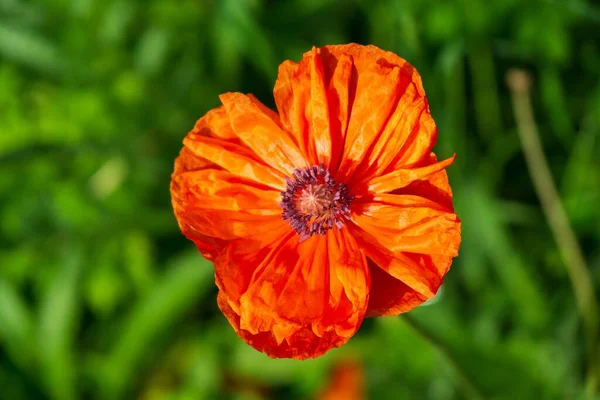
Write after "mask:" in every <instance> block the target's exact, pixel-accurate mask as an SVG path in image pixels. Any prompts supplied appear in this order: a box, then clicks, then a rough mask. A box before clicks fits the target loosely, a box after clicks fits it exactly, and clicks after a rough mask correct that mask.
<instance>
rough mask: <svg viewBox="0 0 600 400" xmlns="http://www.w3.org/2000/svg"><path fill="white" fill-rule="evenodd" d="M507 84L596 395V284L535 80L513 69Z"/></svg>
mask: <svg viewBox="0 0 600 400" xmlns="http://www.w3.org/2000/svg"><path fill="white" fill-rule="evenodd" d="M507 84H508V86H509V88H510V91H511V96H512V103H513V113H514V115H515V119H516V122H517V132H518V134H519V139H520V140H521V146H522V148H523V152H524V154H525V161H526V162H527V167H528V169H529V174H530V175H531V179H532V181H533V186H534V188H535V190H536V192H537V195H538V198H539V199H540V203H541V206H542V210H543V212H544V214H545V216H546V219H547V220H548V225H549V226H550V229H551V231H552V234H553V235H554V240H555V241H556V244H557V245H558V248H559V250H560V253H561V255H562V258H563V261H564V263H565V266H566V269H567V273H568V275H569V279H570V280H571V285H572V286H573V291H574V293H575V298H576V300H577V307H578V309H579V313H580V316H581V318H582V325H583V329H584V332H585V337H586V342H587V349H588V352H589V353H588V371H587V383H586V387H587V390H588V394H590V395H591V396H593V394H594V393H595V392H596V391H597V390H598V384H599V382H598V381H599V380H600V377H599V374H600V371H599V370H598V359H599V358H600V354H599V353H600V352H599V348H598V347H599V346H598V344H597V340H598V305H597V303H596V294H595V293H594V286H593V284H592V282H593V281H592V278H591V276H590V273H589V269H588V267H587V265H586V261H585V258H584V256H583V252H582V250H581V247H580V246H579V243H578V242H577V238H576V236H575V233H574V232H573V229H572V228H571V225H570V223H569V219H568V217H567V213H566V212H565V209H564V207H563V205H562V203H561V201H560V197H559V195H558V191H557V189H556V186H555V184H554V181H553V179H552V174H551V173H550V168H549V166H548V161H547V160H546V157H545V155H544V152H543V149H542V144H541V141H540V138H539V135H538V132H537V127H536V123H535V119H534V117H533V111H532V107H531V98H530V87H531V79H530V77H529V75H528V74H527V73H526V72H525V71H522V70H512V71H509V73H508V75H507Z"/></svg>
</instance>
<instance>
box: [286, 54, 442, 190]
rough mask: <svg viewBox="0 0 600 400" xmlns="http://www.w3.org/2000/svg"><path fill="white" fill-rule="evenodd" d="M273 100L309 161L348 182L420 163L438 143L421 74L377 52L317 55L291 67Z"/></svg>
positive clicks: (395, 58) (407, 64)
mask: <svg viewBox="0 0 600 400" xmlns="http://www.w3.org/2000/svg"><path fill="white" fill-rule="evenodd" d="M274 95H275V101H276V103H277V108H278V110H279V113H280V116H281V123H282V125H283V126H284V127H285V129H286V130H288V131H289V132H290V133H291V134H292V136H293V137H294V138H295V141H296V143H297V144H298V146H299V148H300V149H301V151H302V153H303V154H304V156H305V157H306V158H307V159H308V160H309V161H310V162H311V163H312V164H316V163H319V162H324V163H325V165H328V166H329V167H330V170H331V171H332V173H333V174H334V175H335V176H336V178H337V179H338V180H340V181H343V182H349V181H351V180H353V179H354V175H355V174H358V176H359V177H361V179H365V178H366V177H367V176H374V175H376V174H378V173H382V172H383V171H384V170H385V169H386V168H387V167H388V165H389V164H390V163H392V162H394V163H396V161H397V160H396V159H397V158H398V157H399V158H400V159H401V160H403V161H404V160H406V161H410V162H415V160H421V159H423V158H425V157H427V155H428V154H429V151H430V149H431V146H433V143H435V140H436V132H437V131H436V130H435V124H434V123H433V119H431V116H430V115H429V107H428V105H427V100H426V99H425V92H424V90H423V85H422V83H421V78H420V76H419V74H418V73H417V71H416V70H415V69H414V68H413V67H412V66H411V65H410V64H409V63H408V62H406V61H405V60H403V59H402V58H400V57H398V56H396V55H395V54H393V53H389V52H385V51H383V50H381V49H378V48H377V47H375V46H360V45H357V44H349V45H341V46H325V47H323V48H320V49H316V48H313V49H312V50H311V51H310V52H307V53H305V54H304V56H303V58H302V60H301V61H300V63H294V62H291V61H286V62H284V63H283V64H282V65H281V66H280V69H279V76H278V78H277V83H276V85H275V91H274ZM429 128H433V129H432V130H431V129H429ZM411 143H414V144H415V145H412V144H411ZM417 144H418V146H417ZM409 151H410V152H411V154H408V155H401V154H400V153H402V154H404V153H405V152H409ZM417 153H418V155H417ZM328 163H329V164H328ZM354 180H356V179H354Z"/></svg>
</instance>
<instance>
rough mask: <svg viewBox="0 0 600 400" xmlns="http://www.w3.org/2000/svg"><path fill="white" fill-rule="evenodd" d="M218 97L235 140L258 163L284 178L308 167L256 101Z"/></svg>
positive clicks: (238, 95)
mask: <svg viewBox="0 0 600 400" xmlns="http://www.w3.org/2000/svg"><path fill="white" fill-rule="evenodd" d="M219 98H220V99H221V102H222V103H223V105H224V106H225V109H226V110H227V115H228V116H229V121H230V123H231V127H232V128H233V131H234V132H235V134H236V135H237V137H238V138H239V139H240V140H241V141H242V142H243V143H244V144H245V145H246V146H248V147H249V148H250V149H251V150H252V151H253V152H254V154H256V155H257V156H258V157H259V158H260V159H261V160H262V161H264V162H265V163H268V164H269V165H271V166H272V167H274V168H276V169H277V170H278V171H279V172H281V173H283V174H286V175H292V173H293V171H294V169H297V168H304V167H307V166H308V165H307V163H306V159H305V158H304V157H303V156H302V153H301V152H300V150H299V149H298V146H297V145H296V143H294V141H293V139H292V138H291V137H290V136H289V135H288V134H287V132H285V131H283V130H282V129H281V127H280V125H279V123H280V122H279V120H278V118H277V116H276V114H275V113H274V112H272V111H271V110H269V109H268V108H267V107H266V106H264V105H263V104H262V103H260V102H259V101H258V100H257V99H256V98H254V97H253V96H246V95H243V94H241V93H226V94H223V95H221V96H220V97H219Z"/></svg>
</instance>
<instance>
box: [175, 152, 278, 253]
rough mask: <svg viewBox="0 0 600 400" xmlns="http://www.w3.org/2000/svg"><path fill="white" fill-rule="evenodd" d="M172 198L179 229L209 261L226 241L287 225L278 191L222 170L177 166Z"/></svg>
mask: <svg viewBox="0 0 600 400" xmlns="http://www.w3.org/2000/svg"><path fill="white" fill-rule="evenodd" d="M181 162H185V161H183V160H182V161H179V160H178V161H177V163H181ZM171 198H172V203H173V209H174V211H175V216H176V217H177V221H178V222H179V226H180V228H181V230H182V232H183V233H184V234H185V235H186V236H187V237H189V238H190V239H191V240H193V241H194V243H196V245H197V246H198V249H199V250H200V251H201V252H202V254H203V255H204V256H205V257H207V258H208V259H211V260H212V259H214V257H215V256H216V254H217V253H218V252H219V251H220V250H222V249H223V247H224V246H225V245H226V242H227V241H229V240H234V239H237V238H243V237H248V236H253V235H260V234H261V232H263V231H267V230H272V229H274V228H275V227H279V226H285V225H287V224H286V223H285V222H284V221H283V220H282V219H281V215H280V214H281V209H280V208H279V206H278V204H277V202H278V200H279V198H280V194H279V192H277V191H275V190H267V189H265V188H264V187H261V186H257V184H256V183H254V182H251V181H246V180H243V179H241V178H239V177H238V176H236V175H233V174H231V173H230V172H227V171H223V170H215V169H201V170H192V171H185V170H183V169H181V168H176V172H174V173H173V176H172V178H171Z"/></svg>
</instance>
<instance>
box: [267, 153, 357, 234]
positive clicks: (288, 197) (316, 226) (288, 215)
mask: <svg viewBox="0 0 600 400" xmlns="http://www.w3.org/2000/svg"><path fill="white" fill-rule="evenodd" d="M286 181H287V188H286V190H285V192H281V203H279V204H280V206H281V208H282V210H283V213H282V214H281V216H282V217H283V219H284V220H286V221H287V222H288V223H289V224H290V225H291V227H292V228H294V230H295V231H296V233H298V235H300V241H303V240H306V239H308V238H309V237H311V236H312V235H314V234H317V235H324V234H325V233H326V232H327V231H328V230H329V229H331V228H333V227H334V226H336V227H337V228H338V229H341V228H342V227H343V226H344V224H345V220H346V219H348V218H349V215H350V202H351V201H352V199H353V198H354V196H352V195H351V194H350V191H349V190H348V187H347V186H346V185H345V184H343V183H338V182H336V180H335V179H333V177H332V176H331V174H330V172H329V170H328V169H327V168H325V166H324V165H323V164H321V165H318V166H317V165H315V166H312V167H309V168H304V169H296V170H294V173H293V174H292V177H291V178H286Z"/></svg>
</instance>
